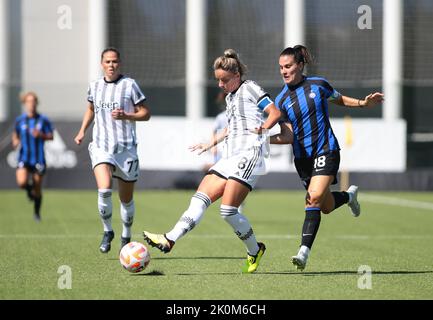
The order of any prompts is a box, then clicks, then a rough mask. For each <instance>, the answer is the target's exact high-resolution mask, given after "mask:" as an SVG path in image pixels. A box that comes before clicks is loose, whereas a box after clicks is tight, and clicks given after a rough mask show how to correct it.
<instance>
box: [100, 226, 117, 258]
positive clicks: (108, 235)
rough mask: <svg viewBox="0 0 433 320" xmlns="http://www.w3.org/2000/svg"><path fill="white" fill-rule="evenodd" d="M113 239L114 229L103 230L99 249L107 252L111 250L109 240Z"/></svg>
mask: <svg viewBox="0 0 433 320" xmlns="http://www.w3.org/2000/svg"><path fill="white" fill-rule="evenodd" d="M113 239H114V231H105V232H104V236H103V237H102V241H101V244H100V245H99V251H101V252H102V253H107V252H108V251H110V250H111V241H112V240H113Z"/></svg>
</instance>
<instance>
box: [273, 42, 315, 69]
mask: <svg viewBox="0 0 433 320" xmlns="http://www.w3.org/2000/svg"><path fill="white" fill-rule="evenodd" d="M281 56H294V58H295V61H296V63H300V62H303V63H304V65H306V64H311V63H312V62H313V58H312V56H311V54H310V51H308V49H307V47H304V46H303V45H300V44H298V45H296V46H294V47H293V48H292V47H287V48H286V49H284V50H283V51H282V52H281V53H280V57H281Z"/></svg>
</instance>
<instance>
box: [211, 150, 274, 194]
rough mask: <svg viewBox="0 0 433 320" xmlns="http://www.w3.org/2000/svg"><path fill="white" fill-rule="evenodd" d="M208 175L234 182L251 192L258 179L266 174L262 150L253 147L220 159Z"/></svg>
mask: <svg viewBox="0 0 433 320" xmlns="http://www.w3.org/2000/svg"><path fill="white" fill-rule="evenodd" d="M208 174H215V175H217V176H219V177H221V178H224V179H233V180H236V181H238V182H240V183H242V184H243V185H245V186H246V187H248V188H249V189H250V190H252V189H253V188H254V186H255V185H256V183H257V180H258V179H259V177H260V176H262V175H264V174H266V163H265V158H264V157H263V152H262V149H261V148H260V147H255V148H252V149H251V150H249V151H245V152H242V153H240V154H237V155H235V156H232V157H229V158H222V159H220V160H219V161H218V162H217V163H215V165H213V166H212V167H211V168H210V169H209V171H208Z"/></svg>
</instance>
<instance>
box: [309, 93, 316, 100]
mask: <svg viewBox="0 0 433 320" xmlns="http://www.w3.org/2000/svg"><path fill="white" fill-rule="evenodd" d="M308 96H309V97H310V98H311V99H314V98H315V97H316V94H315V93H314V92H313V91H311V92H310V94H309V95H308Z"/></svg>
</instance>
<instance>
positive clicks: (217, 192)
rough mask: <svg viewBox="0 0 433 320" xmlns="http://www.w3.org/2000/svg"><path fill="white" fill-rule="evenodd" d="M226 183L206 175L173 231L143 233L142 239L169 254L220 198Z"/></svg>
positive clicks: (215, 176) (216, 177)
mask: <svg viewBox="0 0 433 320" xmlns="http://www.w3.org/2000/svg"><path fill="white" fill-rule="evenodd" d="M226 182H227V180H226V179H225V178H224V177H222V176H219V175H217V174H207V175H206V176H205V177H204V178H203V180H202V181H201V183H200V185H199V187H198V189H197V192H196V193H195V194H194V195H193V196H192V197H191V201H190V203H189V207H188V209H186V211H185V212H184V213H183V214H182V216H181V217H180V219H179V220H178V222H177V223H176V225H175V226H174V227H173V229H171V231H170V232H167V233H166V234H153V233H150V232H147V231H144V232H143V235H144V239H145V240H146V241H147V242H148V243H149V244H150V245H151V246H153V247H156V248H158V249H159V250H161V251H163V252H165V253H167V252H170V250H171V249H172V248H173V246H174V244H175V242H176V241H177V240H178V239H180V238H181V237H183V236H184V235H185V234H187V233H188V232H189V231H191V230H192V229H193V228H194V227H195V226H196V225H197V224H198V223H199V222H200V220H201V219H202V217H203V215H204V212H205V211H206V209H207V208H208V207H209V206H210V205H211V203H212V202H214V201H216V200H218V199H219V198H220V197H221V196H222V194H223V192H224V187H225V185H226Z"/></svg>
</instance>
